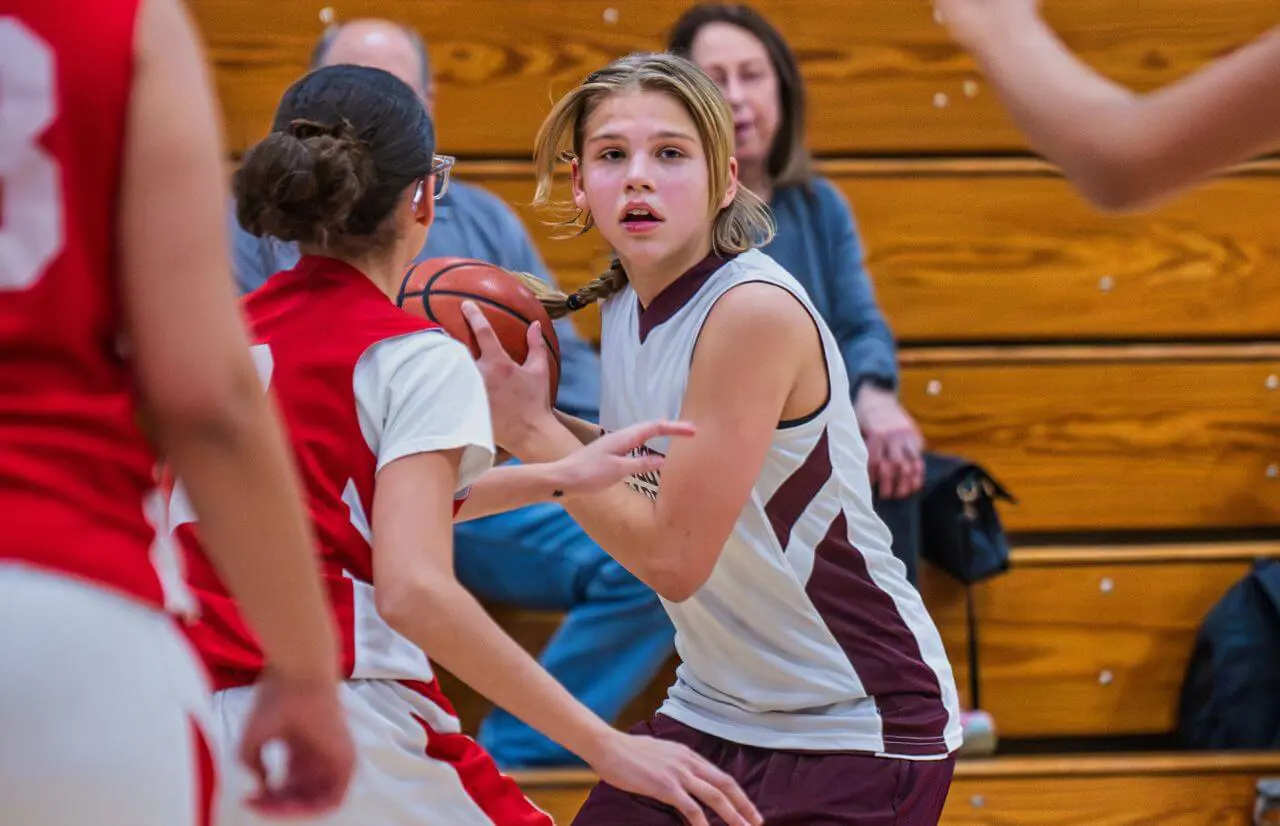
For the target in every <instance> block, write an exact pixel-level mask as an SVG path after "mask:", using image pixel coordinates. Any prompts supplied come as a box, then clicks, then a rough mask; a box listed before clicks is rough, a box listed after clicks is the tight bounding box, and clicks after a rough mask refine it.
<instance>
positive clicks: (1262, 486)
mask: <svg viewBox="0 0 1280 826" xmlns="http://www.w3.org/2000/svg"><path fill="white" fill-rule="evenodd" d="M901 361H902V388H901V395H902V398H903V403H904V405H905V406H906V408H907V410H909V411H911V413H912V415H913V416H915V418H916V420H917V421H918V422H919V423H920V426H921V428H922V429H923V431H924V434H925V438H926V439H927V440H928V444H929V446H930V447H931V448H932V449H933V450H937V451H941V452H944V453H957V454H960V455H963V456H968V457H971V458H973V459H976V460H978V461H980V462H982V463H983V464H984V465H986V466H987V467H988V468H989V469H990V470H991V471H992V473H994V474H995V475H996V477H997V478H999V479H1000V480H1001V481H1002V482H1004V483H1005V485H1006V486H1007V487H1008V488H1009V489H1010V490H1011V491H1012V492H1013V494H1014V495H1015V496H1017V497H1018V499H1019V504H1017V505H1016V506H1009V507H1005V508H1003V509H1002V516H1003V518H1004V520H1005V524H1006V526H1007V527H1008V528H1009V529H1010V530H1011V531H1014V532H1018V533H1025V534H1032V533H1081V532H1090V531H1179V530H1181V531H1195V530H1206V529H1226V530H1238V529H1244V528H1274V527H1276V526H1280V427H1277V422H1278V421H1280V390H1277V386H1280V345H1275V344H1268V345H1254V346H1245V345H1241V346H1232V347H1225V346H1223V347H1158V346H1151V347H1065V348H1064V347H1052V348H1050V347H1041V348H994V347H993V348H985V349H972V348H936V349H929V350H911V351H904V352H903V354H902V358H901Z"/></svg>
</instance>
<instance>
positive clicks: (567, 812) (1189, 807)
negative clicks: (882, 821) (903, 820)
mask: <svg viewBox="0 0 1280 826" xmlns="http://www.w3.org/2000/svg"><path fill="white" fill-rule="evenodd" d="M1277 774H1280V754H1273V753H1263V754H1254V753H1239V754H1218V753H1186V754H1177V755H1165V754H1115V755H1106V756H1081V757H1011V758H994V759H973V760H961V761H959V763H958V764H957V766H956V773H955V779H954V780H953V782H952V785H951V791H950V794H949V795H948V797H947V805H946V809H945V810H944V812H943V817H942V821H941V823H942V826H1148V824H1159V826H1249V824H1252V822H1253V819H1252V813H1253V806H1254V800H1255V791H1254V789H1255V786H1256V783H1257V781H1258V780H1259V779H1261V778H1265V777H1270V776H1274V775H1277ZM513 776H514V777H515V778H516V780H517V782H519V783H520V784H521V787H522V788H523V789H524V790H525V793H526V794H528V795H529V796H530V798H531V799H533V800H534V802H536V803H537V804H538V805H539V806H541V807H542V808H543V809H545V810H546V811H547V812H548V813H550V814H551V815H552V817H554V818H555V819H556V822H557V823H559V824H561V826H567V825H568V824H569V823H571V822H572V820H573V817H574V815H575V814H576V813H577V811H578V808H579V807H580V806H581V805H582V802H583V801H584V800H585V799H586V796H587V794H588V793H589V792H590V790H591V787H592V786H594V785H595V782H596V778H595V776H594V775H593V774H592V773H591V772H587V771H541V772H516V773H514V775H513Z"/></svg>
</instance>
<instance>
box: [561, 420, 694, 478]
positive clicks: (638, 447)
mask: <svg viewBox="0 0 1280 826" xmlns="http://www.w3.org/2000/svg"><path fill="white" fill-rule="evenodd" d="M692 435H694V428H693V425H692V424H689V423H688V422H666V421H656V422H641V423H639V424H634V425H632V426H631V427H627V428H623V429H622V430H618V431H615V432H613V433H605V434H604V435H602V436H601V437H600V438H598V439H596V440H594V441H593V442H591V444H589V445H587V446H586V447H583V448H582V449H581V450H575V451H574V452H573V453H571V454H569V455H568V456H566V457H564V458H563V459H561V460H560V461H558V462H556V463H555V465H556V480H557V481H556V486H557V487H558V488H559V489H560V490H562V491H564V492H565V493H569V494H573V493H593V492H595V491H599V490H604V489H605V488H608V487H611V486H613V485H615V484H617V483H618V482H621V481H623V480H624V479H627V478H628V477H631V476H639V475H641V474H645V473H654V472H656V471H658V470H659V469H661V467H662V463H663V461H664V459H665V458H666V457H665V456H663V455H662V454H661V453H654V452H653V451H649V450H645V449H644V446H645V443H646V442H648V441H649V440H651V439H658V438H662V437H664V436H667V437H670V436H692Z"/></svg>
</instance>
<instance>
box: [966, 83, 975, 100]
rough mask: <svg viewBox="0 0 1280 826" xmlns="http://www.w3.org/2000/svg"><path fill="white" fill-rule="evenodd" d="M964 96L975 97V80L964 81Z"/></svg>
mask: <svg viewBox="0 0 1280 826" xmlns="http://www.w3.org/2000/svg"><path fill="white" fill-rule="evenodd" d="M964 96H965V97H967V98H976V97H977V96H978V82H977V81H976V80H966V81H965V82H964Z"/></svg>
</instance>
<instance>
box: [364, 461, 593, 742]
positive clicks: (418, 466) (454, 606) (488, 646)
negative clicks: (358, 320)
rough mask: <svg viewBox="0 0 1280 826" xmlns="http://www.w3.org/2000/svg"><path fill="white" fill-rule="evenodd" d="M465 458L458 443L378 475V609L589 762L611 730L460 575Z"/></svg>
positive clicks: (470, 680) (475, 683) (457, 671)
mask: <svg viewBox="0 0 1280 826" xmlns="http://www.w3.org/2000/svg"><path fill="white" fill-rule="evenodd" d="M460 455H461V452H460V451H457V450H451V451H441V452H433V453H418V454H414V455H412V456H406V457H405V458H403V459H397V460H396V461H394V462H392V463H390V464H388V465H387V466H386V467H384V468H383V469H382V470H381V471H380V472H379V473H378V481H377V486H376V488H375V493H374V502H373V537H374V541H373V566H374V567H373V576H374V583H375V588H374V590H375V593H376V594H377V600H378V613H380V614H381V615H382V616H383V618H385V619H386V620H387V622H388V623H390V624H391V626H392V627H394V628H395V629H396V630H397V631H399V632H400V633H401V634H404V635H405V636H406V637H407V638H408V639H409V640H411V641H412V642H413V643H415V644H416V645H418V646H419V647H421V648H422V650H424V651H426V652H427V653H428V654H429V655H430V656H431V658H432V659H433V660H435V661H437V662H439V663H440V664H441V665H442V666H444V667H445V668H447V669H449V671H451V672H453V674H455V675H456V676H457V677H458V679H460V680H462V681H463V682H465V683H467V684H468V685H470V686H471V687H473V688H475V689H476V690H477V691H479V692H480V693H481V694H483V695H484V696H485V697H487V698H488V699H490V700H492V701H493V702H494V703H496V704H498V705H500V706H502V707H503V708H505V709H507V710H508V711H510V712H511V713H512V714H514V715H515V716H516V717H519V718H520V719H521V720H524V721H525V722H526V723H528V724H529V725H531V726H533V727H534V728H537V729H539V730H540V731H542V732H544V733H545V734H546V735H547V736H548V737H550V738H551V739H553V740H555V741H556V742H558V743H561V744H562V745H564V747H565V748H567V749H569V750H570V751H572V752H574V753H575V754H578V755H581V756H582V757H583V758H584V759H586V760H588V761H590V760H591V759H593V758H596V757H598V755H599V753H600V749H601V748H602V747H603V745H604V744H605V743H606V742H607V741H608V738H609V736H610V735H611V734H612V733H613V730H612V729H610V728H609V726H607V725H605V724H604V723H603V721H601V720H600V719H599V718H597V717H595V715H593V714H592V713H591V712H590V711H588V710H587V709H586V708H585V707H583V706H582V705H581V704H579V703H578V702H577V700H575V699H573V697H572V696H571V695H570V694H569V693H568V692H567V691H565V689H564V688H563V687H561V686H560V684H559V683H557V682H556V681H555V680H554V679H552V678H551V677H550V675H548V674H547V673H546V672H545V671H544V670H543V669H542V668H541V666H539V665H538V664H537V662H536V661H534V659H533V658H532V657H531V656H529V654H528V653H526V652H525V650H524V649H523V648H521V647H520V646H519V645H517V644H516V642H515V641H514V640H512V639H511V638H510V637H509V636H507V634H506V633H505V632H503V630H502V629H501V628H500V627H498V624H497V623H496V622H494V621H493V619H492V618H491V617H490V616H489V614H488V613H487V612H486V611H485V610H484V608H483V607H482V606H481V605H480V603H479V602H477V601H476V599H475V597H473V596H472V595H471V594H470V593H469V592H468V591H467V590H466V589H465V588H463V587H462V585H460V584H459V583H458V581H457V579H456V578H455V577H454V573H453V539H452V531H453V527H452V521H453V515H452V507H451V505H450V502H451V501H452V498H453V490H454V487H455V486H456V484H457V472H458V460H459V458H460ZM491 472H492V471H491ZM486 475H487V474H486ZM482 478H483V477H482Z"/></svg>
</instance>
